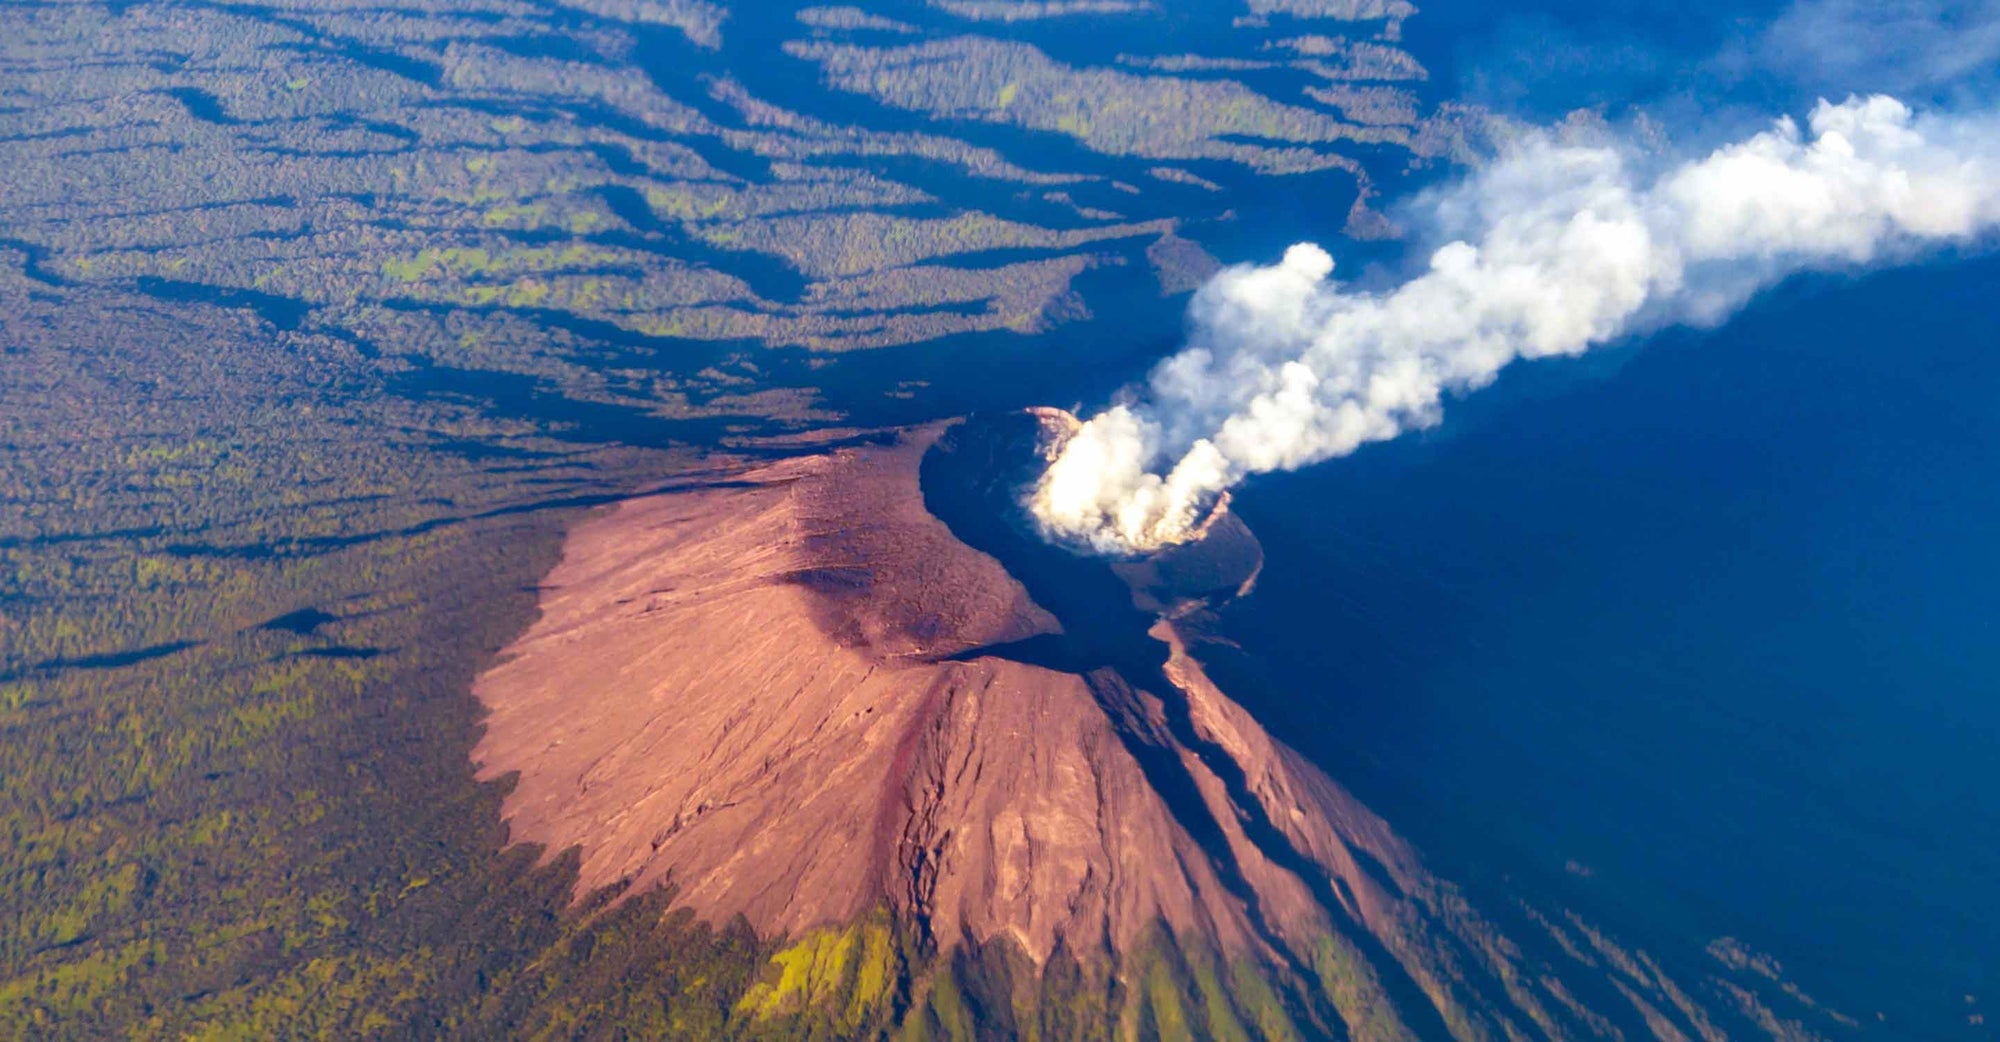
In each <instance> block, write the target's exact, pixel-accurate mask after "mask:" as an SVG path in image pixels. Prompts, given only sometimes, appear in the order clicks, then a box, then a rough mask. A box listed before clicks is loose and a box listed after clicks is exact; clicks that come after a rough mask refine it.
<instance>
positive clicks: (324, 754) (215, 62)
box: [0, 0, 1775, 1039]
mask: <svg viewBox="0 0 2000 1042" xmlns="http://www.w3.org/2000/svg"><path fill="white" fill-rule="evenodd" d="M1171 6H1173V5H1160V7H1161V8H1162V9H1164V8H1167V7H1171ZM1201 6H1202V7H1203V8H1204V10H1201V11H1195V12H1184V13H1175V14H1173V15H1172V16H1171V17H1170V18H1169V19H1168V21H1169V22H1170V23H1172V24H1173V25H1177V26H1179V27H1180V28H1179V29H1177V30H1176V31H1175V32H1173V33H1170V34H1168V36H1169V37H1170V39H1168V40H1167V41H1166V43H1167V46H1161V47H1156V48H1155V49H1154V50H1152V51H1146V50H1145V45H1146V44H1147V43H1148V42H1149V41H1152V42H1155V43H1157V42H1158V41H1155V40H1153V36H1154V35H1155V34H1154V32H1153V30H1152V29H1150V28H1147V26H1151V25H1153V24H1155V23H1154V22H1152V21H1142V22H1141V23H1138V24H1140V26H1141V28H1140V30H1138V31H1136V33H1135V35H1134V37H1133V42H1132V44H1131V47H1132V49H1131V50H1122V49H1120V47H1122V46H1123V45H1122V44H1120V43H1118V42H1117V37H1116V32H1117V26H1119V25H1123V24H1127V23H1123V22H1118V21H1117V19H1119V18H1121V17H1124V16H1130V15H1140V16H1144V17H1145V18H1146V19H1152V18H1155V17H1157V16H1159V15H1160V12H1159V11H1156V10H1153V7H1152V5H1150V4H1145V3H1138V2H1132V3H1127V2H1124V0H1118V2H1101V0H1089V2H1067V0H1065V2H1047V3H1042V2H1037V3H1027V2H1013V0H1006V2H1001V0H935V2H934V3H933V4H931V5H925V4H921V3H916V2H914V0H912V2H897V3H880V4H871V5H870V6H869V7H868V8H867V9H866V10H863V9H861V8H857V7H852V6H821V7H803V8H798V7H795V6H794V5H785V4H746V5H742V6H739V7H736V8H725V7H722V6H718V5H716V4H714V3H710V2H708V0H450V2H446V0H405V2H397V3H378V2H375V0H366V2H363V0H79V2H70V0H19V2H10V3H7V4H6V5H4V7H0V31H3V32H4V35H0V164H4V169H0V485H4V492H0V821H4V826H0V827H3V828H4V832H0V923H3V924H5V925H4V927H0V1036H4V1037H18V1038H89V1037H134V1038H278V1037H297V1038H341V1039H346V1038H358V1037H422V1038H430V1037H459V1038H478V1039H484V1038H497V1037H539V1038H567V1037H596V1038H617V1037H653V1036H660V1037H686V1038H709V1037H722V1036H728V1035H742V1036H768V1037H801V1038H803V1037H816V1038H825V1037H844V1036H850V1035H865V1034H869V1033H876V1032H886V1031H889V1030H891V1029H892V1028H893V1029H895V1030H900V1031H902V1032H904V1033H905V1034H906V1036H907V1037H952V1038H959V1037H969V1036H970V1034H971V1033H973V1032H974V1030H975V1028H976V1026H977V1025H981V1024H985V1025H988V1026H989V1027H990V1026H991V1025H995V1024H999V1025H1002V1027H1003V1028H1004V1029H1006V1030H1008V1031H1010V1032H1011V1033H1019V1034H1022V1035H1024V1036H1027V1037H1043V1038H1068V1037H1083V1036H1086V1035H1089V1034H1092V1033H1096V1032H1100V1031H1106V1030H1109V1029H1110V1028H1111V1027H1113V1026H1115V1025H1112V1024H1110V1023H1108V1022H1107V1021H1106V1020H1105V1018H1104V1015H1103V1014H1104V1010H1105V1009H1106V1008H1108V1007H1106V1006H1105V1003H1106V1002H1107V1000H1106V998H1105V997H1104V995H1102V994H1101V993H1096V992H1092V991H1091V990H1090V989H1089V988H1087V987H1084V986H1083V985H1081V984H1079V983H1077V982H1078V981H1079V980H1081V979H1082V978H1081V977H1069V976H1065V975H1064V971H1062V969H1061V968H1060V967H1057V968H1055V969H1052V970H1050V971H1049V972H1048V973H1047V974H1045V975H1044V976H1043V978H1041V979H1040V980H1039V981H1038V982H1034V983H1032V984H1025V985H1017V984H1010V983H1007V981H1006V980H1005V979H1004V974H1005V972H1006V968H1005V964H1004V960H995V961H992V962H990V963H988V964H980V965H971V964H968V965H967V966H965V967H962V968H961V970H962V972H959V971H955V972H948V973H945V974H942V975H934V976H933V977H932V978H930V983H928V984H926V985H924V987H923V988H922V990H921V991H919V990H916V989H914V988H913V986H912V984H911V979H910V976H909V974H907V973H906V972H905V970H906V969H907V968H908V967H909V966H910V965H912V964H913V962H914V961H916V960H920V959H921V958H922V957H923V951H922V945H921V943H920V942H919V941H918V940H916V939H914V938H912V937H911V936H908V935H907V931H905V930H904V929H903V928H902V926H901V925H900V924H892V923H887V922H875V921H870V922H863V923H859V924H853V925H852V926H850V927H847V928H844V929H835V930H831V931H829V932H828V933H826V934H825V935H823V936H813V937H807V938H768V937H766V938H760V937H756V936H754V935H752V934H751V933H750V932H749V931H748V930H747V929H745V928H743V927H742V926H741V925H740V924H739V925H737V926H728V925H725V926H722V927H716V926H713V925H705V924H702V923H700V922H698V921H696V920H695V919H694V918H693V917H692V916H691V915H689V914H688V913H687V912H686V911H685V910H680V911H673V912H671V914H670V913H669V911H668V909H669V908H670V906H671V904H672V895H671V893H670V892H653V893H646V894H638V895H620V894H617V893H611V892H600V893H596V894H585V895H581V897H580V898H579V895H576V894H575V893H574V880H575V861H574V853H573V852H569V853H565V852H559V851H542V850H537V849H534V848H531V847H523V846H509V845H508V836H507V833H506V829H505V826H504V825H503V824H502V822H501V820H500V817H499V807H500V800H501V797H502V794H503V792H504V788H505V785H506V782H504V781H502V782H500V783H496V784H481V783H478V782H476V781H475V772H474V765H473V764H472V762H471V759H470V755H471V750H472V748H473V746H474V742H475V740H476V737H477V733H478V728H479V726H480V724H479V719H478V710H477V706H476V704H475V702H474V701H473V700H472V698H471V697H470V695H469V693H468V690H469V686H470V684H471V681H472V679H473V677H474V676H475V674H476V673H477V672H478V671H479V670H480V669H481V668H482V667H483V666H485V665H487V664H488V663H489V662H490V660H491V657H492V656H493V654H494V653H495V652H496V650H497V649H499V648H500V647H502V646H503V645H505V644H506V643H507V642H508V640H510V639H511V638H512V637H513V636H515V635H516V634H518V633H519V632H520V631H521V630H522V629H523V628H525V627H526V626H527V625H528V624H529V622H530V621H532V617H533V613H534V609H535V592H536V591H535V587H536V584H537V582H538V580H539V579H540V578H541V577H542V576H543V575H544V574H545V573H547V572H548V570H549V569H550V568H551V567H552V566H553V565H554V563H555V560H556V558H557V555H558V554H559V552H560V546H561V537H562V533H563V531H564V528H565V526H566V525H568V524H570V523H572V522H573V521H575V520H576V519H578V518H580V517H582V516H584V515H585V514H586V513H587V512H589V511H591V510H593V509H595V508H597V507H599V506H601V505H603V504H605V503H608V502H611V501H613V500H615V499H617V498H619V497H622V496H628V495H631V494H633V493H635V492H640V491H644V490H648V489H656V488H663V487H672V486H674V485H677V484H689V483H699V482H703V481H708V480H715V479H716V478H718V477H719V476H726V475H727V474H728V473H729V471H730V469H731V468H732V467H734V466H737V465H739V464H740V463H741V462H743V461H746V460H753V459H757V458H762V457H766V456H769V455H772V454H776V453H783V452H786V451H791V447H792V446H794V445H796V444H799V443H802V442H811V443H821V442H823V441H824V439H825V438H828V437H834V438H837V437H840V436H842V435H843V432H844V431H846V430H848V429H850V428H860V427H867V426H871V425H876V424H880V423H883V422H891V421H896V422H900V421H904V420H910V419H921V418H931V417H936V416H940V415H950V414H952V413H954V412H956V411H959V410H962V409H964V408H967V407H969V406H973V405H981V404H992V403H995V402H1008V401H1012V402H1013V404H1025V400H1022V401H1015V400H1014V399H1015V398H1020V397H1022V396H1023V395H1025V394H1026V393H1027V392H1029V391H1035V390H1043V389H1045V388H1046V387H1047V386H1049V385H1048V384H1046V383H1038V381H1044V380H1055V379H1057V378H1059V377H1062V376H1064V374H1070V373H1074V372H1075V371H1077V369H1078V368H1079V366H1080V365H1081V364H1082V362H1081V361H1080V360H1079V358H1078V357H1077V353H1078V352H1080V351H1083V350H1085V349H1086V348H1090V347H1092V346H1093V345H1101V344H1107V343H1109V344H1112V346H1109V347H1105V348H1103V350H1104V351H1107V352H1110V353H1111V354H1112V355H1113V356H1114V357H1121V358H1131V357H1136V356H1138V355H1142V354H1143V352H1144V351H1146V350H1148V349H1149V346H1148V344H1147V339H1148V338H1159V337H1162V336H1168V337H1170V336H1171V335H1172V334H1173V332H1174V331H1175V330H1176V329H1177V328H1178V318H1177V310H1178V306H1179V304H1178V299H1177V297H1178V295H1180V294H1184V293H1185V292H1186V291H1188V290H1189V289H1191V288H1192V287H1193V286H1194V285H1195V284H1197V282H1198V281H1199V279H1200V278H1202V277H1203V276H1204V275H1205V274H1207V272H1209V271H1210V270H1212V269H1213V267H1214V265H1215V261H1214V260H1213V257H1212V255H1213V254H1217V253H1225V252H1229V251H1230V249H1233V248H1235V247H1239V246H1241V245H1243V244H1245V243H1251V244H1260V245H1261V244H1263V240H1262V239H1261V238H1260V237H1259V235H1260V233H1259V231H1258V230H1257V229H1255V228H1250V227H1246V226H1245V225H1244V224H1243V223H1242V222H1241V221H1240V220H1239V219H1238V217H1239V215H1238V213H1237V211H1236V209H1235V208H1236V206H1237V205H1238V203H1237V202H1236V196H1235V193H1237V192H1239V191H1242V190H1245V189H1246V187H1249V188H1253V189H1254V190H1257V191H1263V190H1266V189H1265V187H1258V186H1275V187H1273V188H1271V190H1275V191H1281V192H1286V193H1293V194H1295V195H1296V196H1297V197H1298V198H1300V199H1302V200H1307V201H1310V202H1312V203H1314V204H1316V205H1323V206H1324V207H1325V208H1326V210H1327V213H1328V215H1329V217H1330V220H1331V223H1332V224H1333V225H1334V226H1339V225H1341V224H1342V223H1343V222H1344V223H1345V226H1346V227H1348V228H1349V230H1350V231H1351V232H1353V233H1354V234H1356V235H1357V236H1377V235H1385V234H1391V233H1393V231H1394V228H1393V226H1392V225H1391V224H1390V222H1389V221H1388V219H1387V218H1385V217H1383V216H1382V215H1381V214H1379V213H1377V212H1375V211H1374V210H1373V209H1372V208H1371V207H1370V206H1369V200H1370V198H1371V197H1372V195H1373V194H1374V187H1373V186H1374V183H1375V181H1376V180H1377V179H1380V178H1385V177H1391V176H1397V175H1399V174H1400V173H1401V172H1403V171H1406V170H1408V169H1411V168H1412V167H1415V168H1419V169H1421V168H1423V167H1424V166H1425V165H1426V164H1434V163H1442V162H1449V161H1451V159H1452V157H1462V156H1464V155H1465V154H1467V153H1466V150H1467V149H1470V148H1474V147H1476V146H1477V143H1478V141H1479V139H1480V138H1481V137H1482V135H1484V134H1486V133H1488V132H1489V128H1488V125H1487V121H1486V120H1485V119H1484V118H1483V117H1481V116H1480V115H1479V114H1478V113H1476V112H1472V111H1470V110H1466V109H1461V108H1457V107H1453V106H1449V105H1439V104H1437V103H1436V102H1435V101H1434V100H1433V99H1430V98H1428V97H1427V96H1426V94H1425V93H1424V91H1423V89H1422V86H1423V82H1424V76H1425V73H1424V70H1423V67H1422V66H1421V65H1420V64H1419V63H1418V61H1417V60H1416V59H1415V58H1414V57H1412V56H1411V55H1410V54H1408V53H1407V52H1405V51H1404V50H1402V49H1401V48H1400V46H1399V44H1398V40H1399V29H1400V26H1401V24H1402V21H1403V19H1405V18H1406V17H1409V16H1410V14H1411V12H1410V11H1409V9H1408V7H1407V5H1403V4H1400V3H1398V4H1389V5H1380V4H1345V3H1299V2H1285V3H1271V2H1265V0H1255V2H1252V3H1250V4H1249V5H1247V6H1235V5H1226V4H1219V3H1218V4H1209V5H1201ZM1206 8H1213V9H1212V10H1209V9H1206ZM1078 19H1082V20H1086V21H1087V22H1088V27H1089V28H1090V30H1091V31H1090V32H1089V33H1085V34H1083V36H1085V37H1087V38H1089V39H1090V40H1091V41H1092V43H1093V46H1097V47H1099V48H1100V49H1101V53H1097V54H1095V55H1094V56H1086V55H1081V54H1079V53H1076V48H1075V47H1074V46H1072V45H1070V44H1067V43H1065V42H1064V41H1066V40H1073V39H1075V38H1077V36H1078V34H1077V33H1075V32H1074V31H1073V30H1074V29H1075V28H1076V25H1077V22H1076V20H1078ZM1059 28H1060V29H1062V30H1064V31H1063V32H1057V31H1056V30H1057V29H1059ZM1101 34H1108V35H1103V38H1102V39H1100V35H1101ZM1190 41H1195V42H1200V43H1204V44H1207V45H1209V46H1210V47H1211V50H1210V52H1209V53H1193V52H1192V51H1190V50H1188V49H1187V48H1188V47H1190V46H1192V45H1193V44H1191V43H1190ZM1104 48H1108V49H1104ZM1120 352H1122V354H1120ZM1118 375H1121V374H1117V373H1113V374H1110V375H1108V376H1100V377H1099V379H1116V378H1117V376H1118ZM1072 393H1078V392H1072ZM801 435H812V437H810V438H802V437H801ZM621 896H629V899H628V900H618V898H620V897H621ZM1162 951H1163V954H1162V956H1161V958H1160V960H1159V963H1158V965H1157V966H1154V967H1152V968H1150V969H1149V970H1148V973H1149V974H1150V976H1148V977H1146V981H1147V982H1148V983H1147V984H1146V987H1148V988H1151V989H1153V991H1154V992H1155V993H1156V994H1155V995H1154V996H1153V998H1152V999H1150V1000H1149V1001H1148V1002H1146V1003H1141V1004H1139V1006H1137V1007H1135V1008H1141V1009H1143V1010H1145V1011H1146V1012H1145V1013H1144V1015H1143V1018H1142V1019H1143V1022H1140V1021H1134V1022H1132V1024H1130V1025H1127V1026H1128V1027H1130V1029H1131V1030H1133V1031H1140V1032H1141V1033H1145V1034H1156V1035H1161V1036H1179V1037H1192V1036H1207V1035H1209V1034H1211V1033H1212V1030H1217V1029H1215V1028H1214V1025H1219V1024H1225V1023H1227V1024H1234V1025H1236V1027H1235V1028H1232V1029H1230V1030H1232V1031H1238V1032H1245V1031H1248V1030H1250V1029H1251V1028H1253V1027H1254V1026H1255V1025H1256V1024H1257V1023H1258V1010H1256V1009H1254V1008H1248V1007H1242V1008H1229V1009H1222V1008H1220V1007H1219V1006H1217V1007H1215V1008H1211V1006H1205V1005H1203V1003H1204V1002H1207V1003H1210V1004H1216V1003H1222V1001H1223V1000H1222V999H1220V998H1218V997H1217V996H1218V995H1219V994H1220V993H1219V992H1216V991H1214V989H1213V988H1208V990H1206V991H1205V990H1204V988H1205V987H1206V986H1205V985H1204V984H1203V983H1202V982H1203V980H1206V979H1208V978H1209V977H1212V976H1213V974H1214V973H1215V972H1218V968H1217V967H1215V966H1212V965H1208V964H1206V963H1203V962H1202V961H1201V957H1198V956H1192V955H1189V954H1187V953H1177V952H1174V951H1172V950H1171V946H1170V945H1165V944H1163V946H1162ZM1731 954H1732V955H1734V956H1736V957H1737V958H1738V961H1740V962H1742V963H1743V964H1744V965H1745V966H1750V967H1752V968H1754V967H1755V966H1756V965H1757V964H1756V963H1755V962H1754V957H1753V956H1748V955H1741V954H1740V953H1731ZM1724 961H1725V962H1726V961H1727V960H1724ZM996 974H1000V975H1002V976H1001V977H996V976H995V975H996ZM1204 975H1208V976H1206V977H1205V976H1204ZM1753 976H1754V975H1753ZM1772 978H1773V979H1775V975H1772ZM1760 979H1761V978H1760ZM996 981H997V983H996ZM1211 983H1212V982H1211ZM1774 986H1775V985H1774ZM1021 988H1027V989H1028V990H1029V991H1034V992H1036V993H1038V994H1040V995H1043V996H1044V997H1045V998H1046V1001H1042V1002H1040V1003H1039V1004H1037V1003H1029V1004H1027V1005H1026V1006H1024V1007H1023V1008H1027V1009H1035V1010H1038V1011H1039V1012H1037V1013H1036V1014H1035V1016H1037V1017H1039V1018H1042V1019H1040V1020H1037V1021H1036V1022H1035V1023H1033V1024H1028V1023H1014V1022H1012V1021H1011V1020H1010V1019H1009V1017H1011V1016H1012V1014H1011V1013H1008V1012H1007V1008H1010V1007H1007V1003H1006V1002H1005V1001H1003V1000H1000V999H998V998H996V996H1001V995H1006V994H1013V993H1015V992H1018V991H1019V990H1020V989H1021ZM1010 989H1011V990H1010ZM1204 995H1207V996H1208V998H1206V999H1204V998H1203V996H1204ZM1230 1001H1240V997H1239V999H1238V1000H1230ZM1745 1001H1746V1002H1749V1003H1752V1004H1754V1003H1755V1002H1756V1001H1757V1000H1755V999H1754V998H1751V997H1750V993H1749V992H1748V991H1746V992H1745ZM1251 1005H1254V1004H1251ZM1757 1008H1759V1009H1761V1008H1762V1007H1761V1006H1759V1007H1757ZM1065 1018H1067V1019H1065ZM1201 1018H1208V1019H1206V1020H1203V1019H1201ZM1204 1023H1206V1024H1209V1025H1210V1028H1206V1029H1205V1028H1203V1027H1202V1026H1201V1025H1202V1024H1204ZM1273 1023H1275V1021H1273ZM898 1025H900V1027H898ZM1259 1030H1260V1031H1261V1029H1259ZM1273 1030H1276V1029H1273ZM1278 1033H1279V1034H1280V1035H1282V1034H1283V1032H1282V1031H1279V1032H1278ZM1246 1037H1247V1036H1246Z"/></svg>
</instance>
